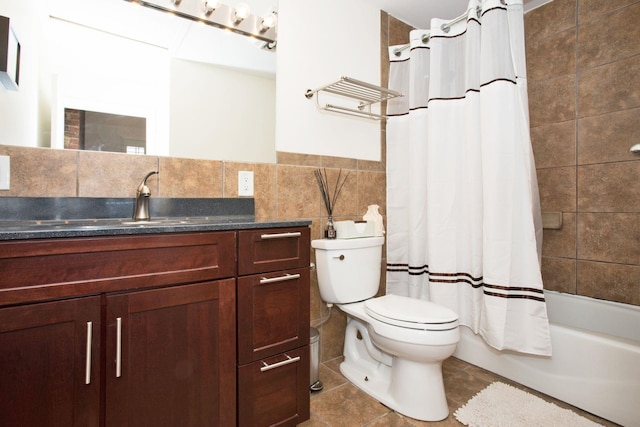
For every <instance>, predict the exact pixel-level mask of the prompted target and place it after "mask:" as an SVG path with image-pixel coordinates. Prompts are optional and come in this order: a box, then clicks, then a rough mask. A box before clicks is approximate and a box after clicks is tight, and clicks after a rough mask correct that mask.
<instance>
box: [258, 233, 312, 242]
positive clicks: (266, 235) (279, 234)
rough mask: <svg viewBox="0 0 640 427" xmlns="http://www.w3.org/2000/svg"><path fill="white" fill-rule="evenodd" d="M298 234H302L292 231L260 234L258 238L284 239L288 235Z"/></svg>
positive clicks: (294, 235) (298, 235)
mask: <svg viewBox="0 0 640 427" xmlns="http://www.w3.org/2000/svg"><path fill="white" fill-rule="evenodd" d="M300 236H302V233H300V232H299V231H296V232H293V233H275V234H263V235H261V236H260V238H261V239H262V240H268V239H286V238H289V237H300Z"/></svg>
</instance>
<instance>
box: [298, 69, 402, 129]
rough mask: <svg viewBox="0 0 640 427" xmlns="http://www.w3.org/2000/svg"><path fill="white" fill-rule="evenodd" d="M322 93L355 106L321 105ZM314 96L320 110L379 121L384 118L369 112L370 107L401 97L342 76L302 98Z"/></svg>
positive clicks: (308, 92) (309, 91)
mask: <svg viewBox="0 0 640 427" xmlns="http://www.w3.org/2000/svg"><path fill="white" fill-rule="evenodd" d="M323 92H326V93H330V94H333V95H339V96H341V97H345V98H349V99H352V100H355V101H356V102H357V105H356V106H355V108H353V107H348V106H340V105H335V104H328V103H327V104H323V103H321V102H320V95H321V93H323ZM314 94H316V105H317V106H318V108H320V109H322V110H326V111H333V112H336V113H342V114H348V115H352V116H357V117H364V118H368V119H372V120H381V119H384V118H385V116H384V115H382V114H376V113H373V112H372V111H371V106H372V105H373V104H377V103H380V102H382V101H386V100H388V99H392V98H396V97H399V96H403V94H402V93H400V92H395V91H393V90H389V89H386V88H383V87H381V86H376V85H373V84H370V83H366V82H363V81H360V80H356V79H352V78H351V77H345V76H342V77H340V79H339V80H338V81H336V82H333V83H331V84H328V85H326V86H323V87H321V88H318V89H315V90H311V89H308V90H307V91H306V92H305V94H304V96H306V97H307V99H311V98H312V97H313V95H314Z"/></svg>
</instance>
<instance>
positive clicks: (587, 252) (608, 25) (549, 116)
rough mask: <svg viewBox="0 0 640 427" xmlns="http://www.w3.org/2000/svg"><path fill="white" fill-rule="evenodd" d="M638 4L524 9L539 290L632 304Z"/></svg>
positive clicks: (636, 233)
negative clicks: (555, 225) (541, 217)
mask: <svg viewBox="0 0 640 427" xmlns="http://www.w3.org/2000/svg"><path fill="white" fill-rule="evenodd" d="M638 22H640V2H639V1H637V0H636V1H632V0H616V1H606V2H605V1H599V0H554V1H552V2H550V3H547V4H546V5H544V6H542V7H540V8H538V9H535V10H533V11H531V12H529V13H527V14H526V15H525V35H526V46H527V73H528V83H529V108H530V119H531V138H532V144H533V150H534V154H535V159H536V167H537V172H538V181H539V187H540V196H541V205H542V210H543V211H544V212H562V217H563V226H562V229H560V230H545V231H544V244H543V260H542V272H543V278H544V283H545V286H546V288H547V289H553V290H557V291H562V292H567V293H571V294H578V295H585V296H590V297H595V298H601V299H606V300H611V301H619V302H625V303H629V304H635V305H640V155H637V154H636V155H634V154H631V153H630V152H629V148H630V147H631V146H632V145H634V144H637V143H640V83H638V82H640V43H639V42H638V40H640V26H639V25H638Z"/></svg>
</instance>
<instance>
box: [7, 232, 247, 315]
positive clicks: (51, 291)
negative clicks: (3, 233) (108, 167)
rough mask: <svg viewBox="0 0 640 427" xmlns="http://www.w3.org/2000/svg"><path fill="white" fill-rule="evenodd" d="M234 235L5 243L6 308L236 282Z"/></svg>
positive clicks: (176, 235)
mask: <svg viewBox="0 0 640 427" xmlns="http://www.w3.org/2000/svg"><path fill="white" fill-rule="evenodd" d="M235 248H236V235H235V232H233V231H222V232H206V233H167V234H150V235H143V236H107V237H78V238H68V239H39V240H36V239H34V240H17V241H7V242H0V272H2V274H1V275H0V306H2V305H8V304H20V303H26V302H35V301H43V300H47V299H57V298H67V297H74V296H82V295H91V294H98V293H102V292H114V291H123V290H128V289H139V288H147V287H158V286H167V285H175V284H181V283H193V282H199V281H207V280H215V279H220V278H226V277H234V276H235V269H236V266H235V256H234V255H235Z"/></svg>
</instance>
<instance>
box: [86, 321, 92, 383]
mask: <svg viewBox="0 0 640 427" xmlns="http://www.w3.org/2000/svg"><path fill="white" fill-rule="evenodd" d="M92 326H93V322H87V350H86V357H87V362H86V364H85V367H84V383H85V384H91V334H92Z"/></svg>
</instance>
